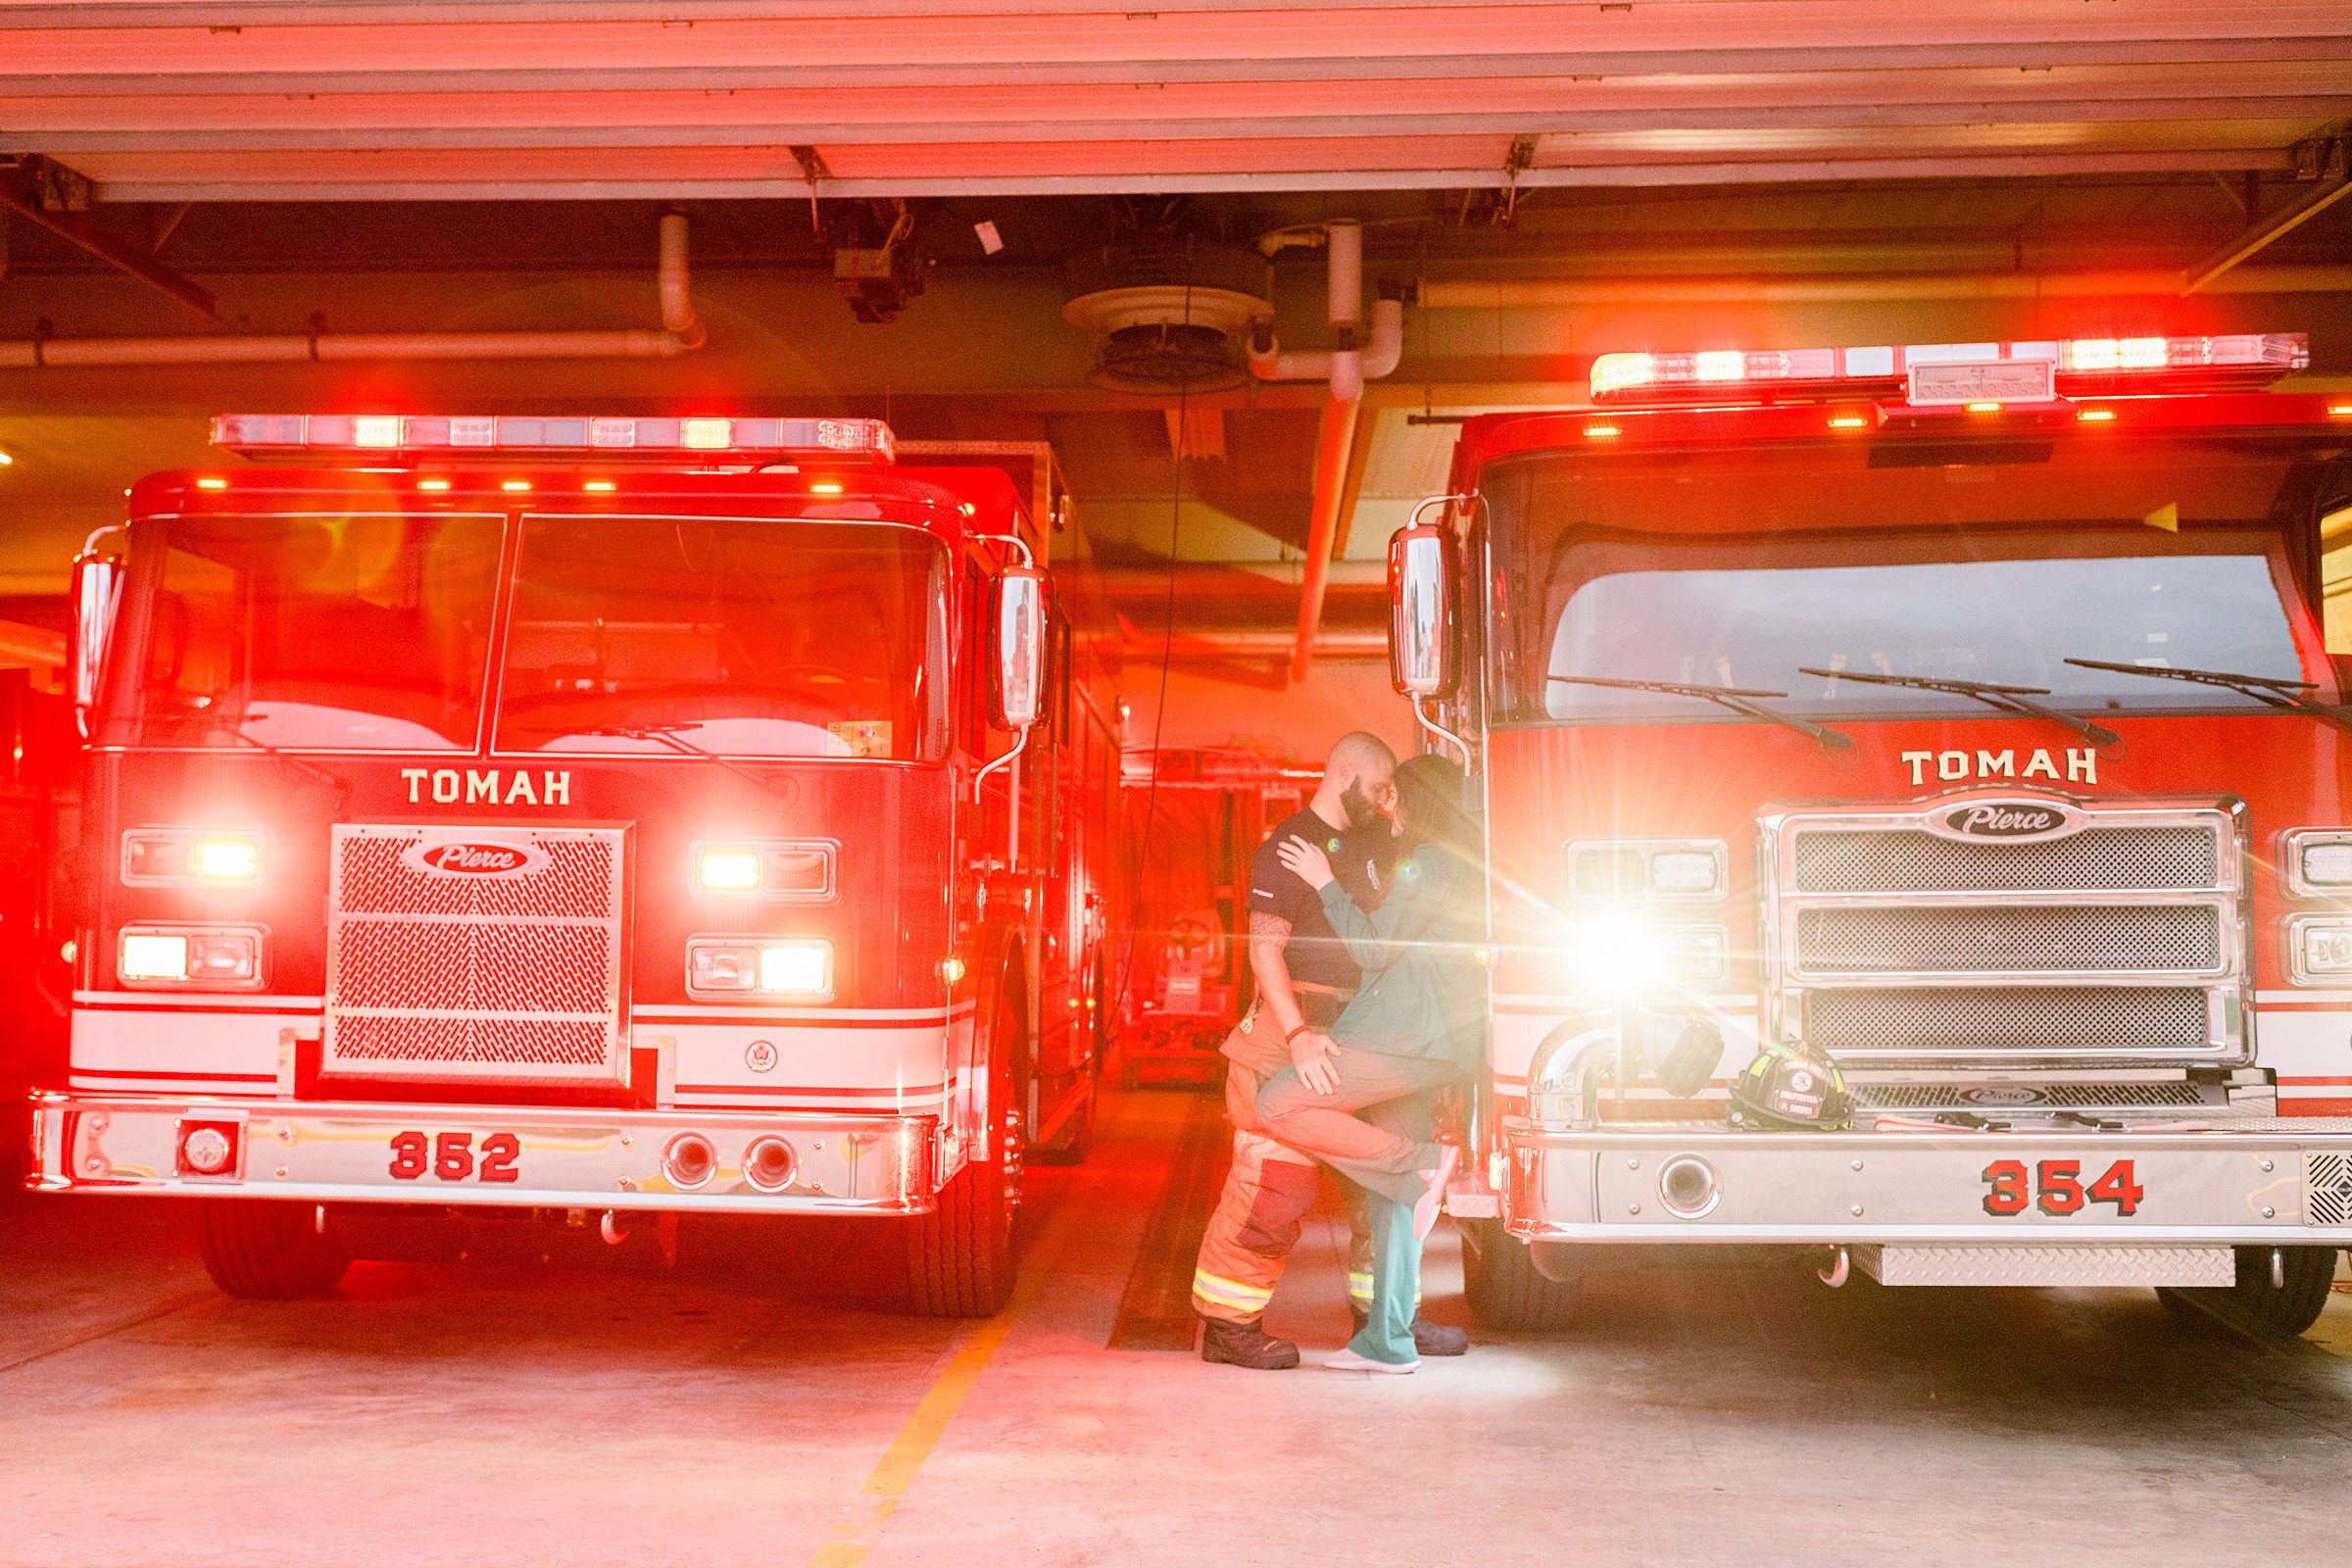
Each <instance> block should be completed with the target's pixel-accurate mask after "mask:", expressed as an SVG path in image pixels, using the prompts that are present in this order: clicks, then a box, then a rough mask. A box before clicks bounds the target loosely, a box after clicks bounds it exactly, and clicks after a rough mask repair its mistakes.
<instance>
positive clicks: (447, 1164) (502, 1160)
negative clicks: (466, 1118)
mask: <svg viewBox="0 0 2352 1568" xmlns="http://www.w3.org/2000/svg"><path fill="white" fill-rule="evenodd" d="M475 1152H476V1151H475V1149H474V1147H473V1134H471V1133H435V1134H434V1135H433V1136H432V1137H431V1138H430V1139H427V1138H426V1137H425V1135H424V1134H422V1133H394V1134H393V1135H392V1175H393V1177H394V1179H395V1180H398V1181H404V1182H413V1181H417V1180H418V1179H419V1178H421V1177H423V1176H424V1175H425V1174H426V1173H427V1172H428V1171H429V1172H430V1173H431V1174H432V1175H433V1177H434V1178H435V1179H436V1180H439V1181H445V1182H462V1181H465V1180H466V1179H467V1178H468V1177H471V1178H474V1179H476V1180H479V1181H485V1182H511V1181H517V1180H519V1179H520V1177H521V1173H520V1172H519V1171H517V1170H515V1160H516V1159H517V1158H518V1157H520V1155H521V1153H522V1141H521V1140H520V1139H518V1138H516V1137H515V1135H514V1134H513V1133H492V1134H490V1135H489V1136H488V1137H486V1138H484V1139H483V1140H482V1146H481V1149H480V1151H479V1152H480V1154H481V1158H480V1160H479V1161H478V1162H477V1161H476V1160H475V1158H474V1154H475Z"/></svg>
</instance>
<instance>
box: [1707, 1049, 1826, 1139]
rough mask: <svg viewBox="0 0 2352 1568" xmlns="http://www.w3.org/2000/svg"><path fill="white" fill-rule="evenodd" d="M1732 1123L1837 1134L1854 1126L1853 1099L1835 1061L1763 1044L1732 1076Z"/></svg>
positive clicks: (1752, 1127)
mask: <svg viewBox="0 0 2352 1568" xmlns="http://www.w3.org/2000/svg"><path fill="white" fill-rule="evenodd" d="M1731 1123H1732V1125H1733V1126H1735V1127H1741V1128H1746V1129H1749V1130H1751V1131H1752V1130H1755V1129H1758V1128H1794V1129H1798V1130H1801V1131H1811V1132H1839V1131H1842V1130H1843V1129H1845V1128H1847V1127H1851V1126H1852V1125H1853V1124H1854V1102H1853V1097H1852V1096H1850V1095H1848V1094H1847V1093H1846V1092H1845V1075H1844V1074H1843V1073H1841V1072H1839V1071H1838V1068H1837V1065H1836V1063H1834V1062H1830V1061H1825V1060H1823V1059H1822V1058H1820V1057H1818V1056H1813V1055H1810V1054H1806V1053H1805V1051H1804V1050H1803V1049H1802V1048H1801V1047H1798V1048H1790V1047H1787V1046H1767V1047H1765V1048H1764V1049H1763V1050H1762V1051H1759V1052H1757V1053H1756V1056H1755V1059H1754V1060H1753V1061H1750V1062H1749V1063H1748V1064H1747V1066H1746V1067H1745V1068H1744V1069H1743V1070H1742V1071H1741V1072H1740V1075H1739V1076H1738V1077H1737V1078H1734V1079H1733V1080H1732V1110H1731Z"/></svg>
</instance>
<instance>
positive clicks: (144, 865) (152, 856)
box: [123, 827, 262, 888]
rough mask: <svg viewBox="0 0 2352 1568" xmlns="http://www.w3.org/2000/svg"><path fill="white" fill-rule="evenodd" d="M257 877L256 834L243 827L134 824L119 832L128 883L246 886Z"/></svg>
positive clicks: (258, 845) (258, 849)
mask: <svg viewBox="0 0 2352 1568" xmlns="http://www.w3.org/2000/svg"><path fill="white" fill-rule="evenodd" d="M261 879H262V835H261V834H259V833H256V832H252V831H250V830H246V829H214V828H192V827H134V828H129V829H127V830H125V831H124V833H123V881H124V882H125V883H127V884H128V885H130V886H131V887H151V888H175V887H190V886H198V887H221V888H230V887H250V886H252V885H253V884H255V883H257V882H259V881H261Z"/></svg>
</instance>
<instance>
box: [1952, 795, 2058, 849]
mask: <svg viewBox="0 0 2352 1568" xmlns="http://www.w3.org/2000/svg"><path fill="white" fill-rule="evenodd" d="M2077 825H2078V824H2077V820H2076V812H2075V811H2074V810H2073V809H2071V808H2068V807H2065V806H2060V805H2058V804H2057V803H2055V802H2052V801H1972V802H1970V803H1969V804H1968V805H1966V806H1952V807H1946V808H1944V809H1941V810H1937V811H1935V812H1933V813H1931V814H1930V815H1929V817H1928V826H1929V828H1930V829H1931V830H1932V831H1934V832H1936V833H1937V834H1940V835H1941V836H1942V837H1944V838H1947V839H1997V840H2001V841H2003V842H2006V843H2012V844H2014V843H2030V842H2033V841H2034V840H2037V839H2054V838H2063V837H2065V836H2066V835H2067V834H2069V833H2072V832H2073V831H2074V830H2075V828H2076V826H2077Z"/></svg>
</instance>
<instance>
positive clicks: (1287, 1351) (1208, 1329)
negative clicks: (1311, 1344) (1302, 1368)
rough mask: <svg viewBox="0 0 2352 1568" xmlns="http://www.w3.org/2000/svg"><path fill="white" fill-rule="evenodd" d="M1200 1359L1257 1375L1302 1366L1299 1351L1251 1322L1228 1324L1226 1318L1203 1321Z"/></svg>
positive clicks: (1206, 1318) (1211, 1318) (1205, 1318)
mask: <svg viewBox="0 0 2352 1568" xmlns="http://www.w3.org/2000/svg"><path fill="white" fill-rule="evenodd" d="M1201 1360H1203V1361H1221V1362H1223V1363H1224V1364H1225V1365H1227V1366H1246V1367H1248V1368H1250V1370H1251V1371H1253V1372H1280V1371H1283V1370H1285V1369H1286V1368H1289V1367H1294V1366H1297V1365H1298V1364H1299V1347H1297V1346H1296V1345H1293V1344H1292V1343H1291V1342H1290V1341H1288V1340H1278V1339H1276V1338H1274V1336H1272V1335H1271V1334H1268V1333H1267V1332H1266V1331H1265V1330H1264V1329H1262V1328H1260V1327H1259V1326H1258V1320H1257V1319H1255V1318H1251V1319H1250V1321H1249V1322H1247V1323H1228V1322H1226V1321H1225V1320H1224V1319H1223V1318H1216V1317H1204V1318H1202V1319H1201Z"/></svg>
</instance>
